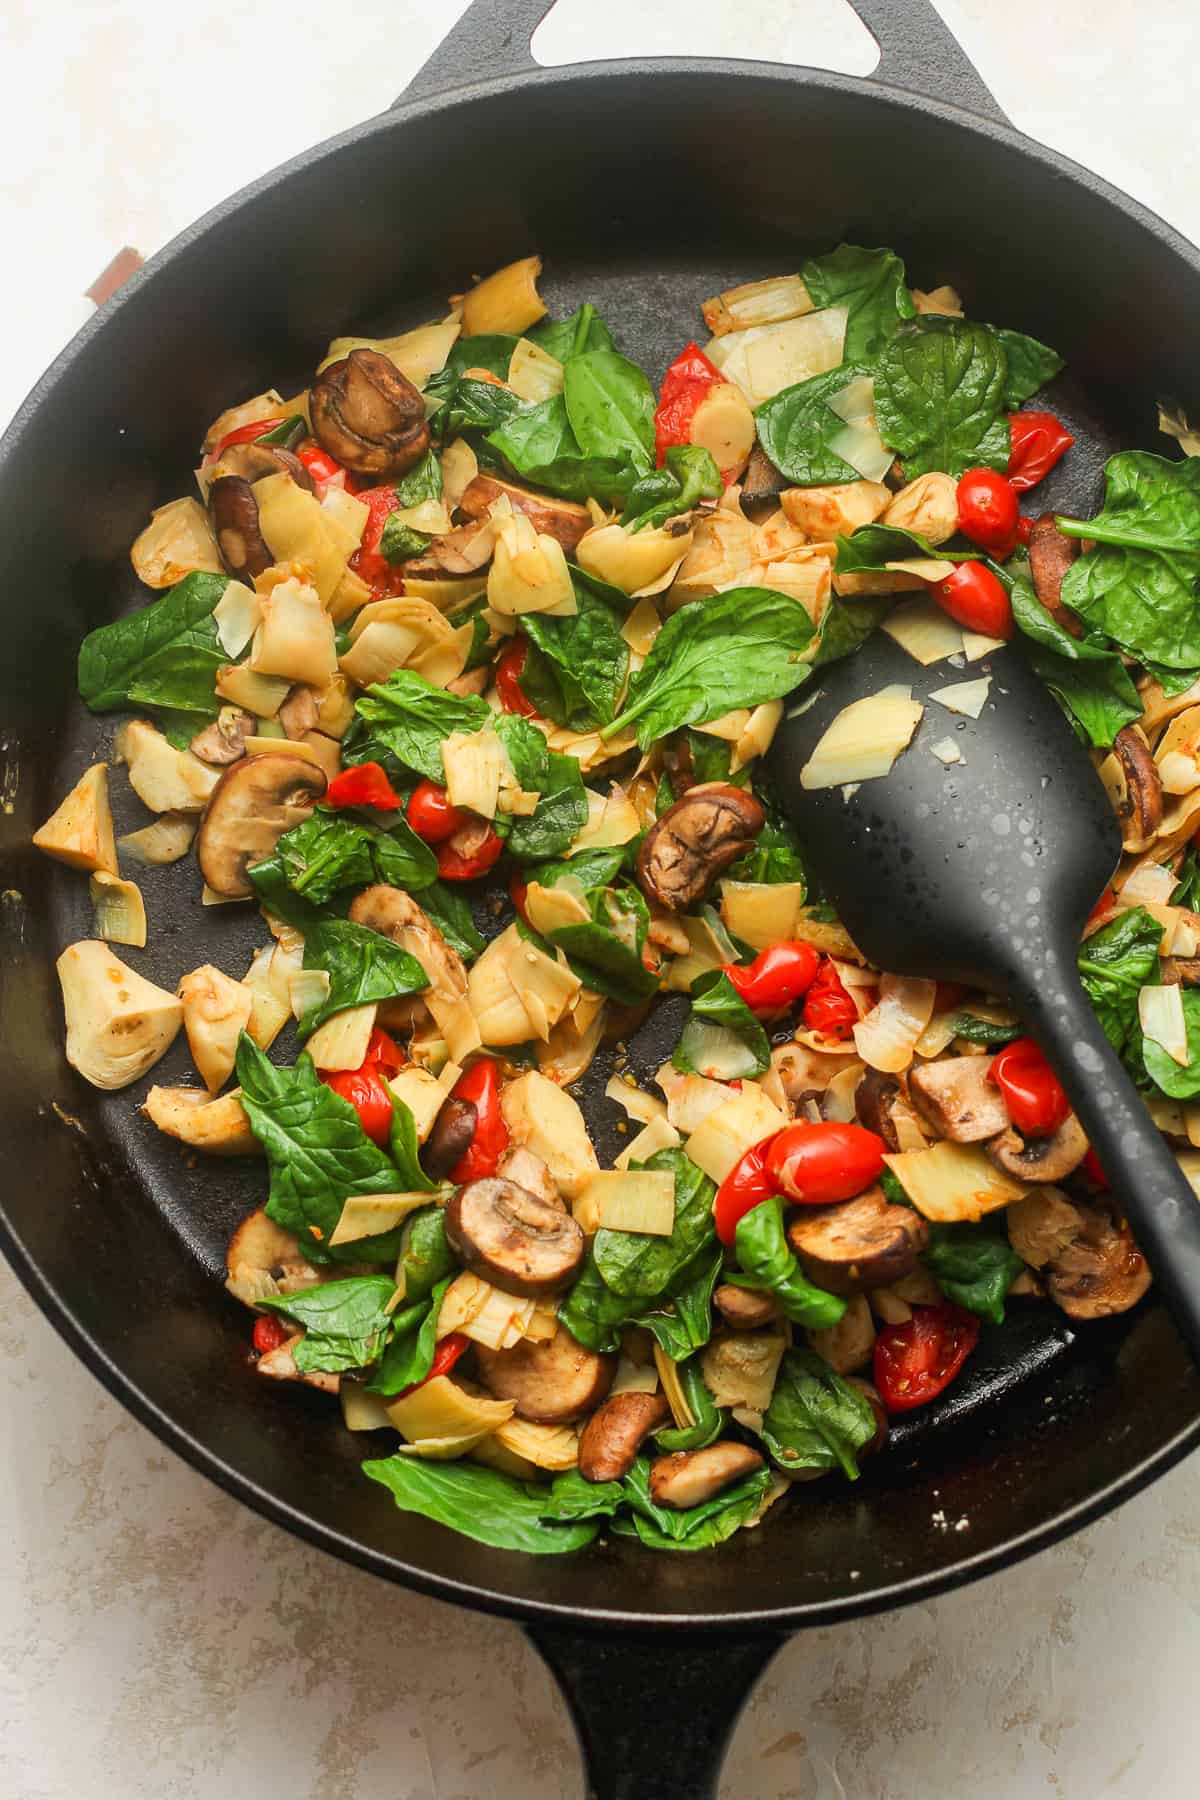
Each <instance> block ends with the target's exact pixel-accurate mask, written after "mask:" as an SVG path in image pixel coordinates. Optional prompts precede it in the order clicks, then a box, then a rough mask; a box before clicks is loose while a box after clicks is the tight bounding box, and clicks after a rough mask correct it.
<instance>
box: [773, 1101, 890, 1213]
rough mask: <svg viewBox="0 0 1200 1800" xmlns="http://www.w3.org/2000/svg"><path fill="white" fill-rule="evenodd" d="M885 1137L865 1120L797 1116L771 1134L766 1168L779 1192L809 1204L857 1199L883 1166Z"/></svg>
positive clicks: (875, 1179)
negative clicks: (860, 1122)
mask: <svg viewBox="0 0 1200 1800" xmlns="http://www.w3.org/2000/svg"><path fill="white" fill-rule="evenodd" d="M886 1148H887V1146H886V1144H885V1143H884V1141H883V1139H882V1138H881V1137H876V1135H875V1133H874V1132H873V1131H868V1130H867V1129H866V1127H865V1126H863V1125H849V1124H841V1123H839V1122H838V1121H836V1120H833V1119H822V1120H819V1121H811V1120H808V1119H797V1120H795V1122H794V1123H793V1124H791V1125H785V1126H784V1128H783V1130H782V1131H781V1132H780V1133H779V1134H778V1136H777V1137H773V1138H772V1139H771V1143H770V1147H769V1148H768V1150H767V1173H768V1175H769V1176H770V1177H771V1179H772V1181H773V1182H774V1184H775V1191H776V1193H778V1194H786V1195H787V1197H788V1199H789V1200H798V1201H800V1202H801V1203H802V1204H803V1205H805V1206H830V1205H832V1204H834V1203H836V1202H837V1201H838V1200H853V1198H854V1196H855V1194H861V1193H862V1191H863V1189H864V1188H869V1187H870V1185H871V1183H872V1182H873V1181H878V1179H879V1177H880V1175H881V1174H882V1172H883V1153H884V1151H885V1149H886Z"/></svg>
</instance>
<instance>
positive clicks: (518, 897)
mask: <svg viewBox="0 0 1200 1800" xmlns="http://www.w3.org/2000/svg"><path fill="white" fill-rule="evenodd" d="M528 892H529V883H528V882H527V881H526V880H525V878H524V877H523V876H522V875H521V874H519V873H518V871H517V870H515V869H514V871H513V874H512V878H511V880H510V881H509V884H508V897H509V899H510V900H511V901H512V903H513V907H514V908H515V910H516V911H517V912H518V913H519V914H520V915H521V917H522V918H523V919H524V920H525V923H526V924H527V925H528V923H529V920H528V918H527V917H526V914H525V896H526V894H527V893H528Z"/></svg>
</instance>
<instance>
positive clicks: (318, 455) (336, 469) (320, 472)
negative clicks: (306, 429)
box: [296, 439, 378, 541]
mask: <svg viewBox="0 0 1200 1800" xmlns="http://www.w3.org/2000/svg"><path fill="white" fill-rule="evenodd" d="M296 455H297V456H298V457H299V459H300V461H301V462H302V463H303V464H304V467H305V468H306V469H307V470H308V472H309V474H310V475H311V476H312V478H313V480H314V481H315V482H316V484H317V486H318V487H328V486H329V483H330V482H331V481H336V480H337V478H338V476H339V475H345V474H346V470H345V469H344V468H343V467H342V465H341V463H340V462H338V460H337V458H336V457H333V456H330V454H329V452H328V450H322V448H321V446H320V444H314V443H313V442H312V440H311V439H310V440H309V441H308V442H307V443H303V444H301V445H300V447H299V449H298V450H297V451H296ZM368 523H369V521H368ZM377 541H378V540H377Z"/></svg>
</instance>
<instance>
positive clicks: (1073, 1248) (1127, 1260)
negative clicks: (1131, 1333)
mask: <svg viewBox="0 0 1200 1800" xmlns="http://www.w3.org/2000/svg"><path fill="white" fill-rule="evenodd" d="M1076 1210H1077V1212H1078V1214H1079V1231H1078V1233H1077V1234H1076V1236H1075V1237H1073V1238H1072V1239H1071V1242H1070V1243H1069V1244H1067V1245H1066V1247H1065V1248H1064V1249H1062V1250H1060V1251H1059V1253H1058V1255H1057V1256H1056V1257H1055V1259H1054V1261H1053V1262H1052V1263H1050V1264H1049V1265H1048V1266H1047V1269H1046V1288H1047V1291H1048V1293H1049V1295H1050V1298H1051V1299H1052V1300H1053V1301H1054V1302H1055V1304H1056V1305H1058V1306H1061V1307H1062V1310H1063V1311H1064V1312H1065V1313H1066V1314H1067V1315H1068V1317H1070V1318H1072V1319H1105V1318H1108V1317H1109V1315H1110V1314H1112V1313H1122V1312H1128V1310H1129V1308H1130V1307H1131V1306H1136V1305H1137V1303H1138V1301H1139V1300H1140V1299H1141V1298H1142V1295H1143V1294H1144V1293H1145V1292H1146V1290H1147V1288H1148V1287H1149V1286H1150V1270H1149V1269H1148V1268H1147V1266H1146V1261H1145V1258H1144V1257H1143V1255H1142V1253H1141V1251H1140V1250H1139V1249H1138V1247H1137V1245H1136V1244H1135V1243H1134V1241H1133V1234H1132V1233H1131V1231H1130V1229H1129V1226H1128V1225H1127V1224H1126V1223H1125V1222H1124V1220H1121V1221H1120V1222H1118V1221H1116V1220H1114V1219H1112V1218H1111V1217H1110V1216H1109V1214H1108V1213H1107V1212H1102V1211H1101V1210H1100V1208H1099V1207H1095V1206H1086V1205H1080V1204H1079V1203H1078V1202H1076Z"/></svg>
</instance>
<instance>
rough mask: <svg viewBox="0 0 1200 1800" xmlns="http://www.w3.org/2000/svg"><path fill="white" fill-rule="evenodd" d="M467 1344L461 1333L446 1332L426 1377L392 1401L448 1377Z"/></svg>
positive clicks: (396, 1395) (466, 1339)
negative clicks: (439, 1377) (442, 1377)
mask: <svg viewBox="0 0 1200 1800" xmlns="http://www.w3.org/2000/svg"><path fill="white" fill-rule="evenodd" d="M469 1343H470V1339H469V1338H465V1337H464V1336H463V1334H462V1332H461V1331H448V1332H447V1333H446V1335H445V1337H444V1338H441V1339H440V1340H439V1342H438V1346H437V1349H436V1350H435V1351H434V1353H433V1361H432V1362H431V1363H430V1365H429V1373H428V1375H426V1376H425V1377H424V1378H423V1379H422V1380H420V1381H413V1382H410V1383H409V1385H408V1387H406V1388H401V1389H400V1392H399V1393H398V1394H393V1395H392V1399H393V1400H403V1398H404V1396H405V1395H406V1394H415V1393H416V1391H417V1389H418V1388H423V1387H424V1386H425V1383H426V1382H427V1381H433V1380H434V1379H435V1378H436V1377H437V1376H438V1375H448V1374H449V1373H450V1371H451V1369H452V1368H453V1367H454V1365H455V1363H456V1362H457V1361H458V1359H459V1357H460V1356H461V1355H462V1353H463V1351H464V1350H465V1349H466V1348H467V1345H468V1344H469Z"/></svg>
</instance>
